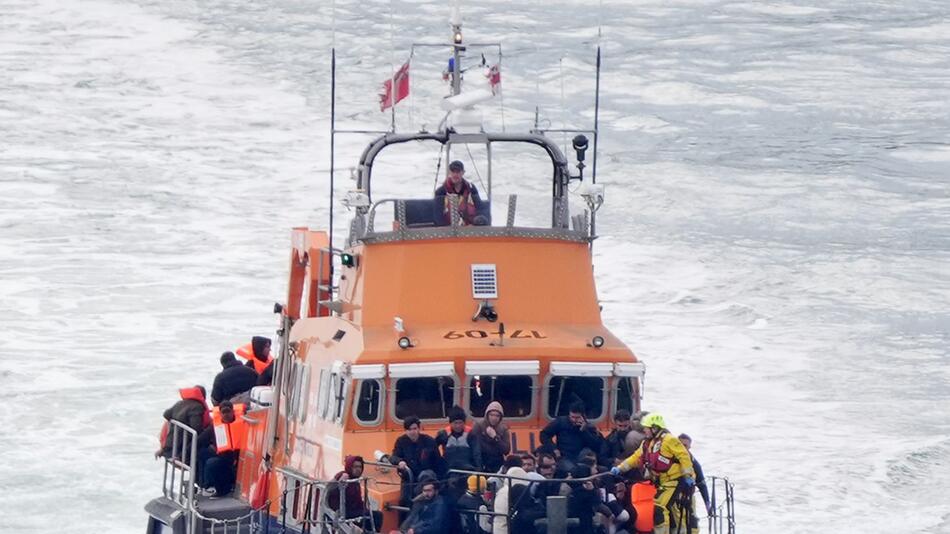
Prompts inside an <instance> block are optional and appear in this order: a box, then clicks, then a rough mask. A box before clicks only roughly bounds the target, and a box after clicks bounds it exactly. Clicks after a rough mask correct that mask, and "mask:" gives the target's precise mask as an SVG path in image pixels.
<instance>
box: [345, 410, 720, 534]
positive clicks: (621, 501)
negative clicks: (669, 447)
mask: <svg viewBox="0 0 950 534" xmlns="http://www.w3.org/2000/svg"><path fill="white" fill-rule="evenodd" d="M569 411H570V413H569V414H568V415H567V416H564V417H559V418H557V419H555V420H554V421H552V422H551V423H550V424H548V425H547V426H546V427H545V428H544V430H542V432H541V446H540V447H538V448H537V449H536V450H535V451H533V452H525V453H520V454H510V441H509V435H508V428H507V425H506V424H505V423H504V421H503V419H504V410H503V408H502V406H501V404H500V403H498V402H493V403H491V404H490V405H489V406H488V407H487V409H486V411H485V415H484V417H482V418H481V419H480V420H478V421H476V422H475V423H474V424H469V423H468V418H467V416H466V413H465V411H464V410H463V409H462V408H460V407H458V406H454V407H453V408H452V409H451V411H450V412H449V416H448V425H447V426H446V427H445V428H443V429H441V430H439V431H438V432H437V433H436V434H435V437H433V436H431V435H429V434H426V433H424V432H422V424H421V422H420V420H419V418H417V417H415V416H409V417H407V418H406V419H405V420H404V423H403V426H404V429H405V432H404V434H403V435H402V436H400V437H399V438H398V439H397V440H396V443H395V446H394V448H393V451H392V454H390V455H389V456H388V461H389V462H390V463H391V464H392V465H394V466H396V468H397V470H398V471H399V472H400V473H402V474H403V475H404V476H403V486H402V487H403V499H402V502H401V503H400V504H401V505H402V506H403V507H404V508H406V509H408V512H405V513H403V514H402V516H401V519H402V521H401V524H400V528H399V530H398V531H393V533H391V534H394V533H398V532H404V533H408V534H435V533H439V534H444V533H446V532H448V533H451V534H455V533H462V534H488V533H493V534H509V533H511V534H534V533H538V532H546V527H545V524H544V521H538V520H541V519H543V518H545V517H546V498H547V497H549V496H564V497H566V498H567V516H568V517H569V518H573V519H572V520H570V522H569V532H571V533H577V534H591V533H603V534H624V533H626V534H636V533H637V532H641V531H639V530H637V528H636V527H637V523H636V515H637V514H636V510H635V508H634V507H633V505H632V503H631V502H630V498H629V495H628V492H629V488H630V484H631V483H633V482H635V481H638V480H644V479H656V478H657V477H656V475H657V473H650V472H648V470H647V469H645V468H644V467H643V465H646V464H644V463H643V462H640V461H639V458H636V457H638V456H639V455H640V451H641V444H642V443H644V440H645V439H646V440H647V442H649V443H652V442H653V441H655V442H657V443H658V444H659V443H660V441H663V442H664V443H666V440H667V439H668V437H669V436H667V435H668V432H666V431H665V428H663V429H662V431H661V430H660V428H659V427H656V428H653V429H649V428H643V427H641V426H640V425H639V421H640V420H641V418H642V417H644V416H647V414H646V413H645V412H643V413H638V414H636V417H633V418H632V417H631V414H630V413H629V412H627V411H625V410H619V411H617V413H616V414H615V416H614V419H613V420H614V428H613V429H612V430H611V432H610V433H609V434H607V435H606V436H603V435H601V434H600V433H599V432H598V431H597V429H596V427H594V426H593V425H591V424H590V423H588V422H587V419H586V417H585V415H584V406H583V404H581V403H574V404H572V405H571V407H570V410H569ZM654 417H655V418H656V419H658V420H659V421H660V424H661V425H662V424H663V423H662V418H660V417H659V416H654ZM661 436H663V437H662V440H661ZM669 439H673V440H675V441H676V443H680V444H681V446H683V447H685V450H688V447H689V445H690V440H689V436H686V435H685V434H682V435H680V437H679V438H672V437H669ZM651 440H652V441H651ZM681 451H682V449H681ZM685 454H687V455H688V456H687V457H685V458H683V462H684V463H685V464H690V463H691V464H692V471H688V470H687V469H686V466H685V465H683V466H680V469H681V471H677V473H678V474H677V478H678V479H682V480H677V479H674V480H673V482H672V487H673V488H676V489H679V490H680V491H679V492H675V491H671V492H669V494H668V495H664V496H663V498H664V499H666V501H664V502H662V506H663V507H667V506H669V507H672V506H673V504H675V503H673V502H672V501H671V499H673V498H674V497H675V498H676V499H679V501H678V502H679V504H680V506H683V504H682V503H683V502H684V497H683V495H685V494H687V493H688V495H689V499H690V501H691V498H692V488H693V487H694V486H695V487H696V488H697V489H699V491H700V494H701V495H702V498H703V501H704V502H705V503H706V506H707V509H708V506H709V496H708V491H707V488H706V486H705V481H704V479H703V474H702V468H701V467H700V466H699V464H698V463H697V462H696V461H695V458H693V457H692V455H691V454H689V453H688V452H686V453H685ZM631 459H635V460H636V461H631ZM384 461H385V460H384ZM363 465H364V461H363V459H362V458H361V457H358V456H349V457H347V458H346V461H345V469H344V470H343V471H341V472H340V473H338V474H337V475H336V477H335V478H336V480H342V481H346V480H351V481H352V480H357V479H359V478H360V477H361V476H362V474H363ZM464 472H468V473H464ZM472 472H476V473H472ZM672 472H673V471H670V473H672ZM692 473H695V479H693V478H692V477H690V476H689V475H690V474H692ZM663 476H667V478H669V476H668V474H665V475H663ZM655 483H656V484H657V488H658V491H659V490H662V489H663V488H667V487H670V484H671V482H670V480H666V481H664V480H662V476H661V477H660V480H658V481H655ZM345 494H346V504H345V507H346V517H347V518H350V519H356V520H358V521H361V522H362V527H363V528H364V530H366V531H369V529H370V524H372V525H375V526H376V527H377V528H378V527H379V525H380V519H381V517H380V516H376V517H374V518H373V522H372V523H370V521H369V519H370V517H369V511H368V509H367V507H366V505H365V502H364V500H363V496H362V495H361V490H360V488H359V485H358V484H348V485H347V488H346V492H345ZM659 495H660V493H657V496H658V497H657V501H656V506H657V508H659V507H661V502H660V500H659V499H660V497H659ZM690 506H691V504H690ZM331 507H333V508H334V509H338V496H337V500H336V501H333V502H332V504H331ZM692 515H695V514H692ZM679 517H680V518H682V517H684V515H683V514H680V516H679ZM656 519H657V521H656V522H657V524H658V525H659V527H658V528H661V527H662V525H664V524H665V526H666V528H667V529H668V528H669V525H670V524H671V523H673V524H675V522H676V521H677V519H676V517H675V516H674V515H673V514H670V513H669V511H667V513H665V514H664V513H662V511H660V510H658V513H657V517H656ZM680 521H682V519H680ZM693 522H694V523H696V522H695V521H693ZM696 524H698V523H696ZM691 527H694V525H691ZM694 530H695V529H694V528H690V529H682V532H684V533H686V532H693V531H694Z"/></svg>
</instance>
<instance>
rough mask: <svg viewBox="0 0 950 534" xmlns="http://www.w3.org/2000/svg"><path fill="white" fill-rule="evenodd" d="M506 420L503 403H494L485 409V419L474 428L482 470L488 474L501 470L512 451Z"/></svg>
mask: <svg viewBox="0 0 950 534" xmlns="http://www.w3.org/2000/svg"><path fill="white" fill-rule="evenodd" d="M504 418H505V410H504V408H502V406H501V403H500V402H498V401H492V402H491V403H490V404H489V405H488V407H487V408H485V417H483V418H482V419H481V421H479V422H477V423H475V426H474V427H472V433H473V434H474V435H475V438H476V440H477V442H478V443H477V447H478V452H479V454H480V455H481V461H482V465H481V468H482V471H484V472H486V473H495V472H497V471H498V470H499V469H501V466H502V465H503V464H504V463H505V456H506V455H507V454H508V453H509V452H510V451H511V441H510V438H509V437H508V425H506V424H505V423H504V422H503V420H504Z"/></svg>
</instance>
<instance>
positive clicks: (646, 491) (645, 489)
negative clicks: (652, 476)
mask: <svg viewBox="0 0 950 534" xmlns="http://www.w3.org/2000/svg"><path fill="white" fill-rule="evenodd" d="M655 496H656V486H654V485H653V483H652V482H648V481H644V482H637V483H636V484H634V485H633V486H632V487H631V488H630V504H631V505H632V506H633V509H634V510H635V511H636V512H637V520H636V521H635V522H634V525H633V526H634V528H635V529H636V530H637V532H653V506H654V504H653V498H654V497H655Z"/></svg>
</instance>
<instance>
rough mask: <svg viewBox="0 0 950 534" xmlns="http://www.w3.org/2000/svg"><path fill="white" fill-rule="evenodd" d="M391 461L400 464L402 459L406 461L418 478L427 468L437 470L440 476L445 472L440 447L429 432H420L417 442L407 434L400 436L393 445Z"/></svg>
mask: <svg viewBox="0 0 950 534" xmlns="http://www.w3.org/2000/svg"><path fill="white" fill-rule="evenodd" d="M389 461H391V462H392V464H393V465H397V464H399V462H400V461H404V462H406V465H408V466H409V469H411V470H412V475H413V476H414V477H417V478H418V476H419V475H420V473H422V472H423V471H425V470H426V469H430V470H432V471H435V473H436V474H437V475H439V476H440V477H441V476H442V475H443V474H444V471H443V464H442V456H441V455H439V448H438V446H437V445H436V443H435V438H433V437H432V436H430V435H428V434H419V439H418V440H416V441H415V442H413V441H412V440H411V439H409V437H408V436H406V435H405V434H403V435H402V436H399V438H397V439H396V444H395V445H394V446H393V453H392V454H391V455H390V456H389Z"/></svg>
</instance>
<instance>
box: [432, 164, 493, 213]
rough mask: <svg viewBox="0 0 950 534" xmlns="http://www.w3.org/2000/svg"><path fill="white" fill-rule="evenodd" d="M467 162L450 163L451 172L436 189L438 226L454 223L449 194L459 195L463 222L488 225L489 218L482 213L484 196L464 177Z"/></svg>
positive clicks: (459, 206) (459, 210) (459, 207)
mask: <svg viewBox="0 0 950 534" xmlns="http://www.w3.org/2000/svg"><path fill="white" fill-rule="evenodd" d="M464 175H465V164H463V163H462V162H461V161H459V160H455V161H453V162H452V163H449V173H448V175H447V176H446V177H445V181H444V182H442V185H440V186H439V187H438V188H437V189H436V190H435V201H436V206H435V217H434V219H435V223H436V226H448V225H450V224H452V210H451V209H450V204H451V200H450V199H449V195H458V203H459V204H458V212H459V218H460V219H461V221H462V223H463V224H474V225H486V224H488V218H487V217H485V215H483V214H482V210H483V204H482V198H481V196H479V194H478V189H476V188H475V185H474V184H473V183H472V182H469V181H468V180H466V179H465V178H464Z"/></svg>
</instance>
